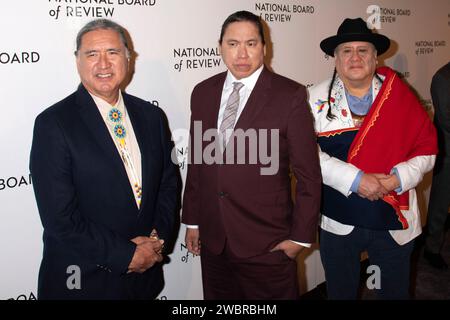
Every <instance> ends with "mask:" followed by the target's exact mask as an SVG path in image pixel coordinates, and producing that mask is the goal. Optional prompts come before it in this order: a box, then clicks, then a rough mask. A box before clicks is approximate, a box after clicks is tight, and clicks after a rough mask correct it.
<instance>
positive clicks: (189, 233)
mask: <svg viewBox="0 0 450 320" xmlns="http://www.w3.org/2000/svg"><path fill="white" fill-rule="evenodd" d="M184 239H185V242H186V247H187V249H188V251H189V252H191V253H193V254H195V255H197V256H199V255H200V231H199V230H198V229H194V228H186V236H185V238H184Z"/></svg>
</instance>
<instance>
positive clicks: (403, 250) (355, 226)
mask: <svg viewBox="0 0 450 320" xmlns="http://www.w3.org/2000/svg"><path fill="white" fill-rule="evenodd" d="M389 46H390V40H389V38H387V37H386V36H383V35H380V34H377V33H373V32H372V31H371V30H370V29H369V28H368V27H367V24H366V23H365V22H364V20H362V19H361V18H357V19H345V20H344V22H343V23H342V24H341V25H340V27H339V29H338V32H337V35H335V36H332V37H329V38H326V39H325V40H323V41H322V42H321V43H320V47H321V49H322V50H323V51H324V52H325V53H326V54H328V55H329V56H333V57H335V70H334V73H333V77H332V79H328V80H326V81H324V82H323V83H321V84H318V85H316V86H314V87H313V88H312V89H311V91H310V106H311V109H312V113H313V115H314V117H315V129H316V132H317V135H318V144H319V147H320V148H319V149H320V150H319V153H320V164H321V168H322V175H323V202H322V208H321V213H322V217H321V233H320V254H321V259H322V263H323V265H324V268H325V276H326V281H327V290H328V297H329V298H330V299H356V298H357V293H358V287H359V275H360V255H361V252H363V251H366V250H367V252H368V254H369V260H370V264H371V265H376V266H378V267H379V270H380V272H381V274H380V276H381V281H380V282H376V283H374V285H375V289H376V292H377V295H378V297H379V298H381V299H406V298H408V288H409V269H410V255H411V252H412V249H413V241H412V240H413V239H414V238H415V237H417V236H418V235H419V234H420V233H421V225H420V219H419V208H418V205H417V198H416V192H415V189H414V188H415V187H416V186H417V184H418V183H419V182H420V181H421V180H422V177H423V175H424V174H425V173H426V172H428V171H430V170H431V169H432V168H433V165H434V161H435V154H436V153H437V143H436V132H435V128H434V127H433V124H432V123H431V121H430V119H429V118H428V115H427V114H426V112H425V110H424V109H423V107H422V106H421V105H420V103H419V102H418V100H417V98H416V97H415V96H414V94H413V93H412V92H411V91H410V90H409V88H408V87H407V86H406V85H405V84H404V83H403V82H402V80H400V79H399V77H398V76H397V74H396V73H395V72H394V71H393V70H392V69H390V68H387V67H381V68H378V69H377V63H378V61H377V56H378V55H380V54H383V53H384V52H386V51H387V50H388V49H389Z"/></svg>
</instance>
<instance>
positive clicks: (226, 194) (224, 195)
mask: <svg viewBox="0 0 450 320" xmlns="http://www.w3.org/2000/svg"><path fill="white" fill-rule="evenodd" d="M227 196H228V193H226V192H223V191H220V192H219V197H221V198H224V197H227Z"/></svg>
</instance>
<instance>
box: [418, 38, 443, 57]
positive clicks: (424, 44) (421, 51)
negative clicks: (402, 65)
mask: <svg viewBox="0 0 450 320" xmlns="http://www.w3.org/2000/svg"><path fill="white" fill-rule="evenodd" d="M415 45H416V49H415V53H416V55H417V56H420V55H429V54H433V53H435V52H436V51H439V50H445V47H446V46H447V43H446V42H445V40H416V43H415Z"/></svg>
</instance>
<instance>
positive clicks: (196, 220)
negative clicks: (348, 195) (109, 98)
mask: <svg viewBox="0 0 450 320" xmlns="http://www.w3.org/2000/svg"><path fill="white" fill-rule="evenodd" d="M219 45H220V50H221V55H222V59H223V61H224V62H225V64H226V66H227V68H228V71H227V72H224V73H220V74H218V75H216V76H213V77H211V78H209V79H207V80H205V81H203V82H201V83H200V84H198V85H197V86H196V87H195V88H194V90H193V92H192V97H191V112H192V114H191V144H190V158H191V159H190V160H191V161H190V163H189V165H188V173H187V181H186V188H185V193H184V199H183V216H182V222H183V223H184V224H186V226H187V229H186V230H187V231H186V245H187V248H188V250H189V251H190V252H192V253H194V254H200V253H201V266H202V279H203V291H204V297H205V299H296V298H297V297H298V287H297V286H298V285H297V268H296V261H295V258H296V256H297V254H298V253H299V252H300V251H301V250H302V249H303V248H304V247H308V246H309V245H310V244H311V243H313V242H315V240H316V232H317V224H318V216H319V207H320V194H321V173H320V166H319V158H318V149H317V144H316V137H315V134H314V129H313V121H312V116H311V114H310V111H309V107H308V105H307V102H306V90H305V87H304V86H302V85H300V84H298V83H296V82H294V81H292V80H290V79H287V78H284V77H282V76H279V75H277V74H274V73H272V72H270V71H269V70H267V68H265V67H264V63H263V60H264V55H265V41H264V35H263V28H262V24H261V21H260V20H259V17H258V16H256V15H254V14H252V13H250V12H247V11H239V12H236V13H234V14H232V15H231V16H229V17H228V18H227V19H226V20H225V22H224V24H223V26H222V31H221V35H220V40H219ZM211 132H213V133H216V134H213V135H211ZM207 136H208V137H207ZM211 136H213V138H212V139H211ZM214 138H215V139H214ZM209 140H212V142H211V141H209ZM214 144H215V145H216V147H217V146H218V145H220V146H221V148H219V147H217V148H212V147H211V146H214ZM225 147H226V148H225ZM224 148H225V150H224V151H223V149H224ZM211 150H213V151H211ZM267 150H269V151H267ZM265 154H267V155H268V154H270V161H267V159H266V158H264V159H262V158H263V157H262V155H265ZM208 156H209V158H208ZM211 158H213V160H214V161H211ZM290 170H292V172H293V173H294V175H295V177H296V179H297V185H296V191H295V204H293V203H292V200H291V179H290V175H289V173H290ZM200 242H201V248H200Z"/></svg>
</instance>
